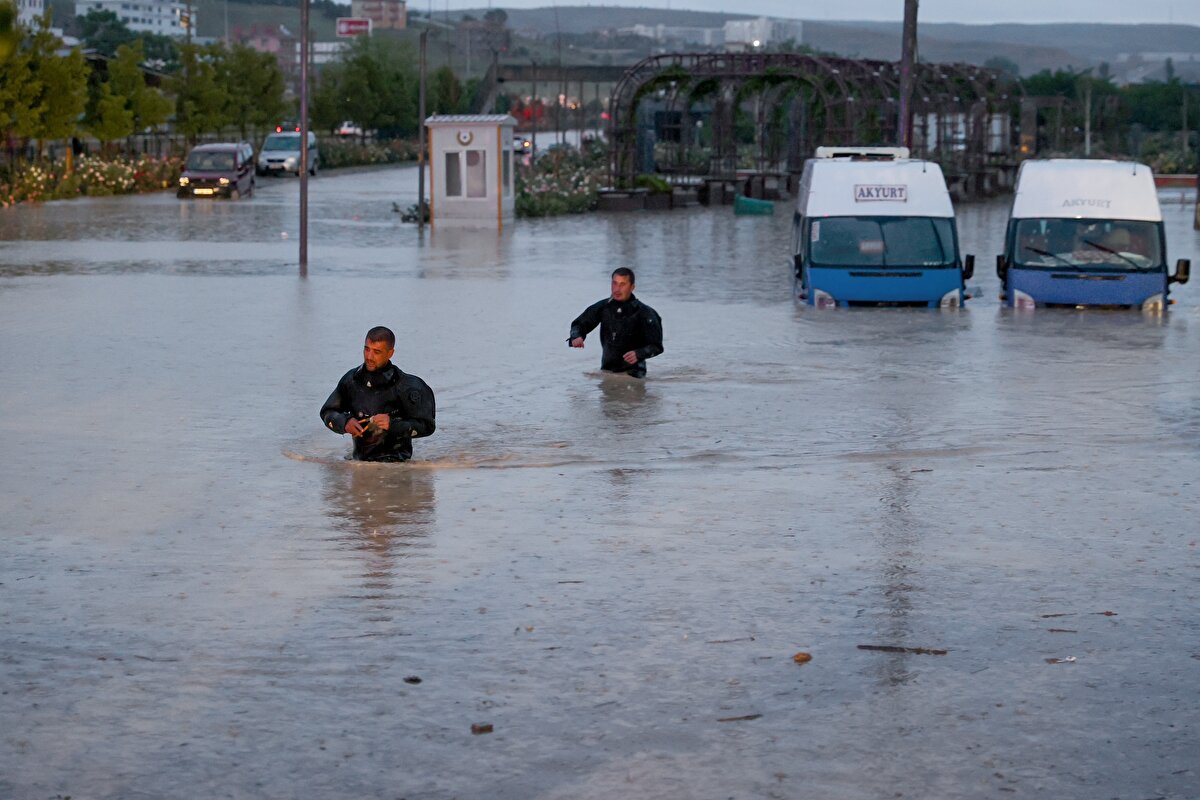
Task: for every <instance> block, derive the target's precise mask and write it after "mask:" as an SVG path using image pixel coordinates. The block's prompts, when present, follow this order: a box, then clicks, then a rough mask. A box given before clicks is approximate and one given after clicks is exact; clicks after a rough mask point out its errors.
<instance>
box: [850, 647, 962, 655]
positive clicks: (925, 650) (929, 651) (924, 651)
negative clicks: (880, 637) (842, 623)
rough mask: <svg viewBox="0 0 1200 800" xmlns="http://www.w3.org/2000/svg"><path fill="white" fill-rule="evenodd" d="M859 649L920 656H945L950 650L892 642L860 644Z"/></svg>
mask: <svg viewBox="0 0 1200 800" xmlns="http://www.w3.org/2000/svg"><path fill="white" fill-rule="evenodd" d="M858 649H859V650H876V651H878V652H880V653H915V654H916V655H919V656H944V655H946V653H948V652H950V651H949V650H935V649H933V648H932V647H896V646H895V645H890V644H860V645H859V646H858Z"/></svg>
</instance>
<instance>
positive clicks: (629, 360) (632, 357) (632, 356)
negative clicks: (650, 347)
mask: <svg viewBox="0 0 1200 800" xmlns="http://www.w3.org/2000/svg"><path fill="white" fill-rule="evenodd" d="M622 358H624V359H625V363H626V364H636V363H637V362H638V357H637V350H630V351H629V352H628V353H626V354H625V355H624V356H622Z"/></svg>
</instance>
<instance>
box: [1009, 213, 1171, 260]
mask: <svg viewBox="0 0 1200 800" xmlns="http://www.w3.org/2000/svg"><path fill="white" fill-rule="evenodd" d="M1015 228H1016V230H1014V231H1013V237H1014V238H1013V251H1014V252H1013V259H1012V261H1013V263H1014V264H1016V265H1017V266H1020V267H1045V268H1049V269H1063V268H1064V267H1076V268H1080V269H1092V268H1100V269H1122V270H1135V269H1136V270H1145V269H1163V268H1164V265H1163V255H1162V248H1161V243H1162V240H1161V238H1160V237H1159V235H1158V234H1159V232H1158V223H1157V222H1143V221H1136V220H1122V219H1021V220H1015Z"/></svg>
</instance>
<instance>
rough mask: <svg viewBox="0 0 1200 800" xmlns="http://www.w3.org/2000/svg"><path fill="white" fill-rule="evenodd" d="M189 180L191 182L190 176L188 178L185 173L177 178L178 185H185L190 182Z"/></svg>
mask: <svg viewBox="0 0 1200 800" xmlns="http://www.w3.org/2000/svg"><path fill="white" fill-rule="evenodd" d="M191 182H192V181H191V179H190V178H188V176H187V175H184V176H183V177H181V178H180V179H179V185H180V186H187V185H188V184H189V183H191Z"/></svg>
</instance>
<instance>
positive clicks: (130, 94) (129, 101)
mask: <svg viewBox="0 0 1200 800" xmlns="http://www.w3.org/2000/svg"><path fill="white" fill-rule="evenodd" d="M144 61H145V58H144V56H143V53H142V42H141V40H140V39H139V40H136V41H134V42H133V43H132V44H127V45H121V46H120V47H118V48H117V55H116V58H114V59H113V60H112V61H110V62H109V63H108V84H109V87H110V89H111V90H112V93H113V94H114V95H116V96H117V97H121V98H124V99H125V108H126V109H127V110H128V111H129V113H130V116H131V118H132V130H131V132H137V131H144V130H146V129H147V128H153V127H156V126H158V125H161V124H162V123H164V122H166V121H167V120H169V119H170V118H171V111H172V110H173V106H172V104H171V101H170V100H169V99H168V98H167V96H166V95H165V94H163V93H162V91H161V90H160V89H157V88H155V87H153V86H147V85H146V74H145V72H144V71H143V70H142V64H143V63H144Z"/></svg>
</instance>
